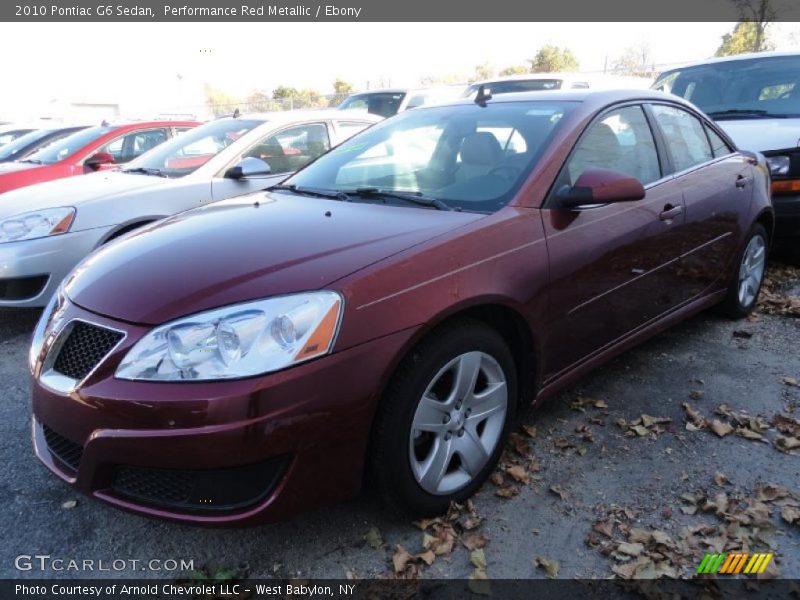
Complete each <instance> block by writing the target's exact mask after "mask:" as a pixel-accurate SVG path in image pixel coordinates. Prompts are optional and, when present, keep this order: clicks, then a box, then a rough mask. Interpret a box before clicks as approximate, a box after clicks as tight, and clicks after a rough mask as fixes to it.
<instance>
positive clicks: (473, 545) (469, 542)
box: [461, 533, 489, 550]
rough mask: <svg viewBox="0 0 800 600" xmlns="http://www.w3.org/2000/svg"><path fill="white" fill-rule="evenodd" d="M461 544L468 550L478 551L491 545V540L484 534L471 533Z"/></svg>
mask: <svg viewBox="0 0 800 600" xmlns="http://www.w3.org/2000/svg"><path fill="white" fill-rule="evenodd" d="M461 543H462V544H464V547H465V548H467V550H477V549H478V548H483V547H485V546H486V544H488V543H489V538H488V537H486V536H485V535H484V534H482V533H471V534H469V535H467V536H464V537H463V538H461Z"/></svg>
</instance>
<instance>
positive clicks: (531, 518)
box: [0, 281, 800, 578]
mask: <svg viewBox="0 0 800 600" xmlns="http://www.w3.org/2000/svg"><path fill="white" fill-rule="evenodd" d="M794 285H795V286H797V285H798V282H797V281H795V282H794ZM37 317H38V313H37V312H36V311H29V312H18V311H8V310H6V311H0V382H2V384H3V385H2V390H3V392H4V398H3V402H2V403H0V411H2V412H1V414H0V427H2V436H0V465H2V467H1V468H2V472H3V476H2V478H0V497H2V500H3V501H4V510H3V511H2V512H0V528H2V531H3V534H4V535H3V537H4V541H3V543H2V550H1V551H0V568H1V569H2V577H42V576H45V577H52V576H60V575H64V573H58V572H52V571H51V572H45V573H40V572H37V571H27V572H19V571H17V569H16V568H15V566H14V558H15V557H16V556H17V555H20V554H30V555H35V554H48V555H51V556H52V557H53V558H64V559H73V558H74V559H94V560H96V561H97V560H103V561H105V562H106V563H107V564H108V563H111V561H112V560H115V559H142V560H144V559H151V558H159V559H168V558H176V559H180V558H184V559H191V560H193V561H194V566H195V568H197V569H203V570H205V571H206V572H207V573H212V574H213V573H217V572H218V570H219V569H229V570H233V571H235V572H237V573H239V574H242V575H244V574H247V575H250V576H252V577H270V576H301V577H314V578H325V577H333V578H340V577H343V576H345V575H346V574H348V573H349V574H354V575H356V576H360V577H368V576H379V575H390V574H392V573H393V572H394V570H395V567H394V566H393V560H392V559H393V557H394V558H397V559H398V561H397V563H398V564H397V565H396V566H397V567H399V569H398V570H400V571H401V572H402V574H404V575H411V576H413V575H422V576H425V577H446V578H454V577H466V576H469V575H470V574H471V573H473V572H474V570H475V567H474V565H475V564H477V565H478V566H479V567H480V569H481V570H483V571H484V572H486V573H487V574H488V576H489V577H492V578H528V577H546V576H547V569H546V568H545V567H547V568H550V570H551V574H554V575H555V574H556V573H557V576H558V577H559V578H573V577H608V576H610V575H612V568H617V569H622V570H621V571H619V573H624V569H625V568H629V569H632V568H633V566H635V565H636V564H640V565H644V566H643V568H646V567H648V564H646V563H648V561H651V562H652V561H653V560H656V561H659V560H662V561H663V557H664V556H666V557H667V558H666V562H662V563H661V566H662V567H664V566H665V565H666V567H665V568H674V569H675V573H676V574H678V575H682V576H688V575H690V574H691V573H692V572H693V570H694V568H696V566H697V564H699V562H700V560H701V559H702V556H703V551H705V549H709V548H710V549H709V551H713V545H714V544H718V545H720V548H719V549H720V550H722V549H724V550H735V549H736V548H737V546H736V544H737V542H736V541H735V540H734V541H731V538H730V537H727V538H726V537H725V536H726V535H729V534H730V529H729V530H728V533H727V534H726V533H720V531H721V528H722V527H723V526H727V524H728V523H731V522H738V523H740V524H743V526H746V527H745V529H746V530H747V534H748V535H750V536H751V537H749V538H747V539H748V540H749V542H748V544H749V545H748V548H750V549H751V550H758V549H766V548H768V547H769V546H768V544H769V545H771V547H772V551H774V552H775V556H776V559H775V561H776V564H775V566H776V567H777V569H778V571H779V572H780V574H781V575H782V576H783V577H793V578H797V577H800V528H799V527H798V523H797V522H796V523H795V524H794V525H791V524H789V522H787V521H788V520H792V516H793V513H792V512H791V510H790V511H789V512H788V513H787V516H788V519H787V518H781V516H780V513H781V511H782V510H783V511H784V512H786V509H787V507H788V508H789V509H792V507H793V505H794V504H796V503H795V502H794V501H793V500H792V499H791V497H787V496H786V493H785V492H778V493H777V497H776V493H772V494H771V495H770V494H769V493H765V492H764V491H763V490H762V495H761V499H762V500H764V499H765V497H766V496H768V498H766V500H765V503H763V505H762V506H763V507H766V510H767V514H766V515H763V514H762V515H761V517H760V518H759V519H756V520H755V525H754V524H753V523H754V520H753V519H750V518H749V517H743V516H742V514H744V513H742V511H744V510H745V508H746V507H750V508H752V507H753V506H754V503H755V502H756V500H755V497H756V494H757V490H758V488H759V487H761V486H764V485H766V484H775V485H778V486H785V487H786V488H788V489H789V490H793V491H794V492H797V491H798V474H799V473H800V461H798V457H797V456H793V455H791V454H786V453H784V452H781V451H779V449H778V447H777V446H776V443H775V441H776V440H777V438H778V435H779V434H780V432H778V431H776V430H775V428H774V427H770V428H769V429H768V430H766V431H762V433H763V438H764V440H766V442H765V441H764V440H751V439H747V438H745V437H742V436H741V435H737V434H736V433H730V434H727V435H725V436H724V437H720V436H718V435H716V434H715V433H713V432H711V431H709V430H707V427H710V426H711V425H710V424H711V422H712V420H713V419H718V420H719V421H720V423H739V426H740V428H741V429H742V430H748V431H756V432H757V431H761V429H760V426H759V424H758V422H755V424H754V423H753V422H752V421H751V422H750V423H749V424H748V422H747V420H746V419H744V417H743V415H741V414H740V411H746V412H747V413H748V414H749V415H751V416H756V415H761V416H762V417H763V421H767V422H769V421H770V420H771V419H772V418H773V416H774V415H776V414H778V413H781V414H783V415H785V416H789V417H792V418H796V417H797V416H800V415H798V414H797V413H796V412H795V410H796V407H797V406H798V404H800V387H797V386H796V385H793V384H792V381H793V379H791V378H794V380H797V379H800V352H798V350H797V344H798V340H800V319H797V318H791V317H786V316H772V315H759V316H758V317H757V318H756V319H755V320H750V321H742V322H737V323H733V322H730V321H727V320H723V319H720V318H718V317H716V316H714V315H712V314H704V315H700V316H698V317H696V318H694V319H692V320H690V321H688V322H686V323H684V324H682V325H681V326H678V327H676V328H674V329H672V330H671V331H669V332H666V333H664V334H662V335H659V336H658V337H656V338H654V339H652V340H651V341H649V342H648V343H646V344H644V345H642V346H641V347H639V348H637V349H635V350H632V351H629V352H627V353H625V354H624V355H622V356H621V357H619V358H617V359H616V360H614V361H612V362H611V363H609V364H608V365H606V366H604V367H602V368H600V369H598V370H597V371H595V372H594V373H593V374H591V375H589V376H588V377H586V378H584V379H583V380H582V381H581V382H580V383H579V384H578V385H575V386H573V387H571V388H570V389H568V390H566V391H565V392H563V393H562V394H560V395H559V396H558V397H556V398H553V399H551V400H550V401H549V402H547V403H546V404H544V405H543V406H541V407H540V408H539V409H537V410H536V411H529V412H528V413H527V414H525V415H523V419H522V424H523V425H525V426H527V427H528V432H527V433H526V432H525V431H524V430H522V429H521V430H520V433H519V434H518V436H517V437H516V438H515V440H516V442H515V443H514V444H513V445H514V446H516V447H517V450H520V451H521V454H520V453H519V452H517V450H515V449H511V448H509V449H508V451H507V455H506V456H505V457H504V460H503V462H502V465H501V470H502V469H503V468H505V469H506V470H507V472H506V473H505V474H501V473H500V471H498V474H496V475H495V479H496V480H497V483H499V484H500V485H499V487H498V486H496V485H495V484H493V483H487V484H486V485H485V486H484V488H483V489H482V491H481V492H480V493H479V495H478V496H477V497H476V498H475V500H474V505H473V506H472V507H470V508H471V514H467V513H470V508H466V507H465V508H464V509H462V511H463V513H464V514H462V515H461V516H460V517H459V518H457V517H458V515H457V514H456V513H453V514H451V519H449V520H448V519H442V520H441V522H440V523H439V524H433V525H432V526H431V527H429V528H428V530H427V531H428V535H429V537H428V538H427V544H428V549H433V550H435V551H436V552H432V553H430V554H428V555H423V556H422V557H419V558H416V559H415V558H411V557H408V556H404V555H403V553H402V552H399V551H398V549H397V545H398V544H399V545H401V546H402V548H404V549H406V550H407V551H408V552H409V553H410V554H412V555H416V554H417V553H422V552H423V549H424V548H423V533H422V531H421V530H420V528H419V527H418V526H417V525H415V524H412V523H410V522H407V521H404V520H398V519H396V518H393V517H391V516H389V515H388V514H386V513H385V512H384V511H383V509H382V508H381V506H380V505H379V504H378V502H377V501H376V500H375V499H374V498H373V497H372V496H371V495H370V493H369V491H368V490H367V491H366V492H365V493H364V494H362V496H361V497H360V498H358V499H356V500H353V501H351V502H348V503H345V504H341V505H338V506H335V507H332V508H329V509H325V510H320V511H317V512H314V513H311V514H305V515H301V516H298V517H296V518H295V519H293V520H292V521H289V522H286V523H280V524H277V525H271V526H265V527H260V528H254V529H248V530H214V529H199V528H193V527H188V526H182V525H175V524H171V523H162V522H158V521H153V520H148V519H145V518H142V517H138V516H133V515H129V514H127V513H123V512H119V511H117V510H114V509H111V508H108V507H105V506H103V505H101V504H99V503H97V502H94V501H92V500H89V499H87V498H84V497H79V496H77V495H76V494H75V493H73V492H72V490H70V489H69V488H68V487H67V486H66V485H64V484H63V483H62V482H60V481H59V480H57V479H56V478H55V477H54V476H52V475H50V474H49V473H48V472H47V471H46V470H45V469H44V467H42V466H41V465H39V463H38V461H37V460H36V459H35V457H34V455H33V452H32V449H31V443H30V439H29V419H30V408H29V398H28V385H29V383H28V375H27V368H26V352H27V345H28V338H29V336H30V333H31V331H32V329H33V326H34V323H35V320H36V319H37ZM785 378H789V379H785ZM683 403H689V404H690V405H691V407H692V408H693V409H694V410H696V411H698V413H699V414H700V415H701V417H695V420H694V423H695V424H698V423H699V429H698V430H696V431H690V430H687V426H686V422H687V418H688V417H687V413H686V410H685V409H684V408H683V407H682V404H683ZM721 404H727V405H728V407H729V409H725V408H724V407H723V409H722V412H726V410H727V412H728V416H727V417H726V416H722V415H718V414H715V411H717V410H718V407H719V405H721ZM730 411H733V413H732V415H731V412H730ZM793 412H794V413H795V414H794V415H793V414H792V413H793ZM643 414H644V415H646V416H649V417H657V418H664V419H669V420H668V421H666V420H665V421H661V422H655V423H654V422H653V420H652V419H649V418H647V419H644V420H641V419H642V415H643ZM737 416H738V418H739V421H737V420H736V419H737ZM698 418H700V419H703V418H705V419H707V420H706V421H702V420H697V419H698ZM620 419H624V422H620ZM637 419H639V421H637ZM742 419H744V420H742ZM742 423H744V425H742ZM761 425H764V423H762V424H761ZM532 426H535V428H536V431H535V432H534V431H533V430H532ZM692 428H693V429H697V427H692ZM533 433H535V437H531V436H530V434H533ZM740 433H741V432H740ZM745 433H746V432H745ZM640 434H643V435H640ZM752 435H754V434H752ZM590 437H591V441H590V440H589V438H590ZM515 463H516V464H517V467H518V468H517V469H514V468H512V467H513V465H514V464H515ZM508 469H510V471H508ZM715 475H716V482H715ZM722 475H724V477H722ZM514 476H516V477H517V478H518V479H522V480H523V481H522V482H519V481H515V480H514ZM501 477H502V483H501V482H500V479H501ZM526 478H527V479H528V480H529V481H528V483H527V484H526V483H524V480H525V479H526ZM770 489H772V490H773V491H774V490H775V489H778V490H780V488H767V492H769V490H770ZM516 491H519V493H517V494H515V492H516ZM498 492H499V493H500V494H506V495H508V496H510V497H508V498H504V497H501V496H498V495H497V493H498ZM690 492H691V493H695V496H694V497H693V499H692V500H691V501H689V500H687V499H686V498H684V499H681V495H682V494H685V493H690ZM698 492H699V493H698ZM723 493H724V494H725V496H724V498H722V500H720V496H719V494H723ZM706 496H707V497H708V498H709V500H704V499H703V498H705V497H706ZM73 500H74V501H77V505H76V506H74V507H72V508H65V503H67V504H66V506H70V505H71V503H70V502H69V501H73ZM728 501H729V502H728ZM748 501H749V503H748ZM709 502H710V503H711V504H709ZM721 502H723V504H726V506H721V505H720V503H721ZM757 509H758V505H755V509H754V510H757ZM694 510H696V514H687V513H691V512H694ZM748 514H750V513H748ZM470 516H471V517H472V518H471V519H470V518H469V517H470ZM748 519H749V520H748ZM478 523H479V524H478ZM598 523H599V524H598ZM476 524H477V526H476ZM595 524H598V525H597V526H595ZM769 524H771V527H770V526H769ZM609 525H610V529H609V528H608V526H609ZM701 525H705V526H706V529H704V530H701V529H699V528H698V526H701ZM687 527H688V528H691V527H694V528H695V529H694V530H693V531H694V532H695V533H694V534H691V533H690V534H687V533H686V532H687V529H686V528H687ZM470 528H471V529H470ZM714 528H716V530H715V529H714ZM748 528H749V529H748ZM642 529H644V530H647V531H658V532H661V533H663V534H666V535H667V536H669V539H670V540H671V542H670V544H669V545H668V546H666V547H665V546H662V547H660V548H658V547H657V546H656V545H654V542H652V540H651V541H650V542H648V541H647V539H648V538H647V536H645V538H644V543H643V544H642V545H641V546H642V547H643V550H639V548H638V547H637V545H636V544H635V543H634V544H633V546H632V548H631V546H630V545H627V546H622V545H620V542H626V541H627V542H635V541H636V540H637V539H639V538H641V535H642V534H641V533H640V532H639V530H642ZM682 531H683V533H684V535H683V536H682V535H681V532H682ZM370 532H371V533H370ZM692 535H694V537H693V538H692ZM637 536H638V537H637ZM687 536H688V537H687ZM734 537H735V536H734ZM701 538H704V539H705V542H703V543H701V544H700V545H694V546H693V545H692V544H691V543H690V542H687V540H690V539H694V540H695V542H696V540H697V539H701ZM739 539H741V537H740V538H739ZM448 540H449V542H448ZM451 543H452V550H451V547H450V544H451ZM703 544H705V546H704V545H703ZM465 545H466V546H469V547H470V548H475V547H477V546H483V548H482V551H483V554H482V555H481V553H480V551H478V552H477V553H473V554H472V555H471V554H470V549H468V548H466V547H465ZM739 547H741V546H739ZM701 548H703V549H702V550H701ZM653 557H655V558H653ZM537 558H540V559H541V560H540V562H539V564H538V565H537V563H536V559H537ZM484 559H485V563H486V565H485V566H484V565H483V564H482V563H483V560H484ZM426 561H427V562H431V563H432V564H430V565H428V564H427V562H426ZM549 561H555V562H557V563H558V564H557V567H556V565H555V564H554V563H551V562H549ZM637 561H638V562H637ZM650 566H652V564H651V565H650ZM645 572H646V571H645ZM640 574H641V573H640ZM69 575H70V576H71V577H92V576H97V575H100V576H114V575H116V576H153V577H155V576H163V573H157V572H138V571H136V570H133V569H130V568H129V569H126V570H123V571H121V572H119V573H96V572H79V573H75V572H70V573H69ZM185 575H186V573H180V572H178V573H175V574H174V576H176V577H180V576H185Z"/></svg>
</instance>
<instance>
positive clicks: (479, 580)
mask: <svg viewBox="0 0 800 600" xmlns="http://www.w3.org/2000/svg"><path fill="white" fill-rule="evenodd" d="M467 585H468V586H469V589H470V591H471V592H472V593H473V594H479V595H481V596H491V595H492V588H491V585H490V584H489V576H488V575H487V574H486V571H484V570H483V569H475V570H474V571H473V572H472V574H471V575H470V576H469V582H468V583H467Z"/></svg>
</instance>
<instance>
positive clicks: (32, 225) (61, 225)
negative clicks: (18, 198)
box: [0, 206, 75, 244]
mask: <svg viewBox="0 0 800 600" xmlns="http://www.w3.org/2000/svg"><path fill="white" fill-rule="evenodd" d="M74 220H75V209H74V208H72V207H71V206H66V207H64V208H47V209H45V210H37V211H35V212H28V213H22V214H21V215H16V216H13V217H9V218H7V219H3V220H2V221H0V244H3V243H6V242H17V241H19V240H32V239H35V238H43V237H48V236H50V235H58V234H61V233H66V232H67V231H69V228H70V227H71V226H72V221H74Z"/></svg>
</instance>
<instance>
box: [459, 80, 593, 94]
mask: <svg viewBox="0 0 800 600" xmlns="http://www.w3.org/2000/svg"><path fill="white" fill-rule="evenodd" d="M562 83H563V81H562V80H561V79H514V80H509V81H490V82H488V83H473V84H472V85H471V86H469V87H468V88H467V89H466V91H465V92H464V93H463V94H462V96H463V97H464V98H470V97H471V96H474V95H475V94H477V93H478V88H479V87H480V86H481V85H483V86H484V88H485V89H486V91H487V92H491V93H492V94H511V93H514V92H541V91H546V90H559V89H561V84H562ZM586 87H589V86H588V84H587V86H586Z"/></svg>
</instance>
